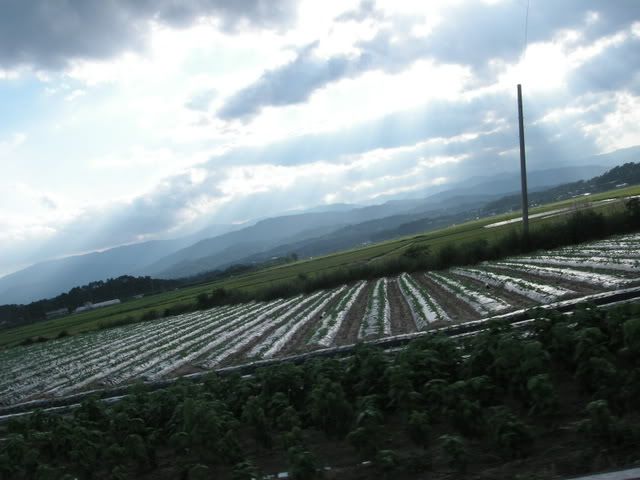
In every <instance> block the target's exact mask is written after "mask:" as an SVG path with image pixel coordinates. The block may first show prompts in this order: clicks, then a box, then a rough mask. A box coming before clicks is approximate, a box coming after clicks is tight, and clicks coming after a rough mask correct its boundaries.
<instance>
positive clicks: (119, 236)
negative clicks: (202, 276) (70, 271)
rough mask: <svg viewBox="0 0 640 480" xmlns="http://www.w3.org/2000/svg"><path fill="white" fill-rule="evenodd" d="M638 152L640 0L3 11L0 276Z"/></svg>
mask: <svg viewBox="0 0 640 480" xmlns="http://www.w3.org/2000/svg"><path fill="white" fill-rule="evenodd" d="M518 83H522V85H523V90H524V95H525V106H524V108H525V122H526V132H527V155H528V163H529V169H543V168H551V167H557V166H562V165H572V164H576V163H579V162H580V161H581V160H583V159H584V158H586V157H589V156H591V155H595V154H599V153H607V152H611V151H615V150H617V149H620V148H626V147H630V146H634V145H637V144H640V130H639V127H638V126H639V125H640V1H638V0H615V1H605V0H598V1H597V0H562V1H558V0H529V1H528V2H527V0H484V1H482V0H446V1H445V0H429V1H428V2H427V1H425V0H364V1H361V0H323V1H321V2H320V1H317V0H300V1H295V0H235V1H233V2H230V1H227V0H183V1H180V2H177V1H175V0H107V1H105V0H66V1H64V2H59V1H54V0H30V1H28V2H25V1H24V0H0V109H1V110H0V111H1V113H2V114H1V115H0V166H1V172H2V173H1V175H0V252H2V253H0V275H2V274H7V273H10V272H12V271H15V270H17V269H20V268H23V267H25V266H27V265H29V264H32V263H34V262H37V261H42V260H45V259H49V258H58V257H61V256H65V255H69V254H74V253H82V252H88V251H92V250H97V249H105V248H109V247H112V246H115V245H122V244H129V243H135V242H139V241H143V240H149V239H163V238H173V237H178V236H181V235H187V234H191V233H194V232H197V231H198V230H199V229H202V228H204V227H206V226H208V225H212V224H230V223H233V224H238V223H240V222H245V221H248V220H251V219H255V218H259V217H265V216H269V215H274V214H280V213H282V212H286V211H289V210H293V209H304V208H309V207H314V206H317V205H324V204H332V203H356V204H372V203H377V202H378V203H379V202H381V201H383V200H384V199H387V198H393V196H394V195H400V194H404V195H407V194H411V193H412V192H424V191H429V189H433V190H434V191H435V189H436V188H446V186H447V185H448V184H453V183H456V182H459V181H461V180H464V179H466V178H470V177H474V176H490V175H492V174H495V173H500V172H505V171H514V170H516V169H517V168H518V150H517V147H518V139H517V118H516V100H515V93H516V84H518Z"/></svg>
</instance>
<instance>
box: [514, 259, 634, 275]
mask: <svg viewBox="0 0 640 480" xmlns="http://www.w3.org/2000/svg"><path fill="white" fill-rule="evenodd" d="M512 261H513V262H517V263H537V264H542V265H558V266H567V267H589V268H595V269H603V270H619V271H622V272H633V273H640V260H634V259H630V258H613V257H566V256H561V255H539V256H531V257H519V258H514V259H513V260H512Z"/></svg>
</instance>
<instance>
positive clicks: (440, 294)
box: [412, 273, 481, 322]
mask: <svg viewBox="0 0 640 480" xmlns="http://www.w3.org/2000/svg"><path fill="white" fill-rule="evenodd" d="M412 276H413V278H414V279H415V280H416V281H417V282H418V283H419V284H420V285H421V286H422V287H424V288H425V290H426V291H427V292H429V295H431V296H432V297H433V300H434V302H435V303H437V304H438V305H440V306H441V307H442V309H443V310H444V311H445V312H446V313H447V315H449V318H451V320H452V321H453V322H467V321H470V320H477V319H478V318H480V317H481V315H480V314H479V313H478V312H476V311H475V310H474V309H473V308H471V307H470V306H469V305H468V304H467V303H466V302H464V301H463V300H460V299H459V298H458V297H457V296H456V295H454V294H452V293H451V292H448V291H446V290H445V289H444V288H442V287H441V286H440V285H438V284H437V283H435V282H434V281H433V280H431V279H430V278H428V277H427V276H425V275H424V274H422V273H418V274H414V275H412Z"/></svg>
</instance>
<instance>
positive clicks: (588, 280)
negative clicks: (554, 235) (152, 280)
mask: <svg viewBox="0 0 640 480" xmlns="http://www.w3.org/2000/svg"><path fill="white" fill-rule="evenodd" d="M639 246H640V234H634V235H627V236H621V237H616V238H610V239H607V240H604V241H598V242H592V243H587V244H582V245H579V246H573V247H569V248H563V249H558V250H555V251H546V252H539V253H538V254H536V255H528V256H522V257H512V258H508V259H505V260H501V261H495V262H486V263H483V264H480V265H477V266H473V267H468V268H452V269H450V270H448V271H441V272H418V273H413V274H407V273H404V274H402V275H399V276H397V277H387V278H381V279H377V280H373V281H370V282H366V281H359V282H354V283H352V284H349V285H342V286H340V287H338V288H335V289H332V290H321V291H318V292H315V293H312V294H309V295H300V296H297V297H293V298H288V299H277V300H274V301H272V302H268V303H258V302H252V303H246V304H241V305H235V306H223V307H217V308H213V309H210V310H204V311H198V312H192V313H188V314H184V315H177V316H174V317H167V318H162V319H158V320H153V321H147V322H140V323H136V324H131V325H126V326H123V327H117V328H111V329H108V330H100V331H97V332H91V333H86V334H82V335H77V336H72V337H66V338H61V339H56V340H52V341H49V342H46V343H37V344H33V345H28V346H16V347H12V348H7V349H4V350H2V351H0V364H2V366H3V368H2V372H0V405H12V404H16V403H20V402H24V401H28V400H32V399H37V398H50V397H59V396H65V395H69V394H72V393H76V392H80V391H83V390H89V389H94V388H100V387H111V386H117V385H126V384H129V383H131V382H133V381H136V380H145V381H154V380H161V379H166V378H172V377H176V376H180V375H184V374H188V373H192V372H198V371H205V370H208V369H212V368H217V367H222V366H228V365H233V364H239V363H245V362H249V361H253V360H258V359H270V358H278V357H284V356H289V355H292V354H297V353H303V352H308V351H312V350H317V349H322V348H327V347H332V346H337V345H345V344H352V343H356V342H358V341H367V340H371V339H377V338H382V337H389V336H394V335H398V334H404V333H410V332H415V331H424V330H429V329H432V328H436V327H441V326H444V325H450V324H453V323H460V322H465V321H470V320H476V319H481V318H486V317H490V316H493V315H496V314H501V313H507V312H509V311H513V310H517V309H521V308H527V307H533V306H536V305H543V304H548V303H551V302H555V301H559V300H565V299H571V298H580V297H582V296H586V295H589V294H593V293H597V292H603V291H609V290H617V289H620V288H625V287H629V286H635V285H638V284H640V253H639V248H638V247H639Z"/></svg>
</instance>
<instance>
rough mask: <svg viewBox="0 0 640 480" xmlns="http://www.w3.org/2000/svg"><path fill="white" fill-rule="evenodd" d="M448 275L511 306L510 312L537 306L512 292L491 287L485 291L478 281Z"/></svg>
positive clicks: (461, 276)
mask: <svg viewBox="0 0 640 480" xmlns="http://www.w3.org/2000/svg"><path fill="white" fill-rule="evenodd" d="M449 273H450V275H451V276H452V278H455V279H456V280H458V281H461V282H465V283H467V284H468V285H469V286H471V287H472V288H473V289H475V290H478V291H480V292H483V291H484V292H487V293H488V294H491V295H494V296H496V297H497V298H499V299H501V300H504V301H505V302H506V303H508V304H509V305H511V307H512V308H511V309H510V310H518V309H520V308H529V307H533V306H535V305H539V304H538V303H536V302H534V301H533V300H531V299H530V298H527V297H525V296H523V295H518V294H517V293H514V292H509V291H508V290H505V289H504V288H497V287H493V286H491V287H489V288H488V289H487V288H486V287H485V284H484V283H483V282H481V281H479V280H476V279H474V278H469V277H465V276H464V275H458V274H456V273H453V272H449ZM506 311H509V310H506ZM506 311H505V312H506Z"/></svg>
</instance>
